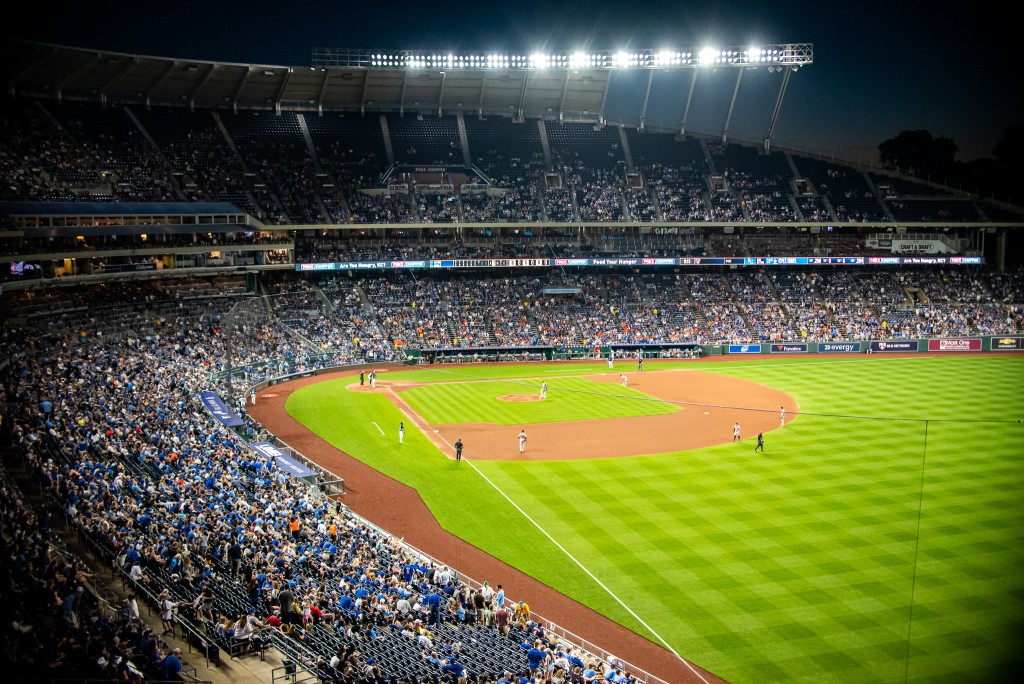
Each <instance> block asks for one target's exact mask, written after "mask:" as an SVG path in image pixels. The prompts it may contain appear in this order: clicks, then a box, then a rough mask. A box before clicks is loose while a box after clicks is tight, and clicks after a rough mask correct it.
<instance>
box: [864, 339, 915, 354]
mask: <svg viewBox="0 0 1024 684" xmlns="http://www.w3.org/2000/svg"><path fill="white" fill-rule="evenodd" d="M871 351H873V352H916V351H917V340H886V341H884V342H872V343H871Z"/></svg>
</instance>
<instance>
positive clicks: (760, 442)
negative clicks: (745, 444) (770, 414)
mask: <svg viewBox="0 0 1024 684" xmlns="http://www.w3.org/2000/svg"><path fill="white" fill-rule="evenodd" d="M758 449H760V450H761V453H762V454H763V453H764V434H763V433H761V432H758V433H757V446H756V447H754V451H757V450H758Z"/></svg>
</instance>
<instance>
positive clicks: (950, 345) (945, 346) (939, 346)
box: [928, 339, 981, 351]
mask: <svg viewBox="0 0 1024 684" xmlns="http://www.w3.org/2000/svg"><path fill="white" fill-rule="evenodd" d="M928 351H981V340H980V339H970V340H928Z"/></svg>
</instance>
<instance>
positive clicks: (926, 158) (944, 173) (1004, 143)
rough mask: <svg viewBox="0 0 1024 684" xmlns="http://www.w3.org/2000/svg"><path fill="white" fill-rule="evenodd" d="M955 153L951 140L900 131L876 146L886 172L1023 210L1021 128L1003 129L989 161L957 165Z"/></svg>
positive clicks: (1023, 143)
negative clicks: (899, 173)
mask: <svg viewBox="0 0 1024 684" xmlns="http://www.w3.org/2000/svg"><path fill="white" fill-rule="evenodd" d="M958 151H959V149H958V148H957V146H956V143H955V142H953V140H951V139H950V138H941V137H940V138H936V137H934V136H932V134H931V133H930V132H928V131H902V132H901V133H900V134H899V135H897V136H896V137H895V138H890V139H889V140H886V141H884V142H882V143H880V144H879V145H878V153H879V155H878V158H879V161H880V162H881V164H882V166H883V167H884V168H887V169H892V170H899V171H901V172H903V173H909V174H912V175H914V176H916V177H918V178H925V179H928V180H931V181H934V182H936V183H942V184H943V185H948V186H950V187H954V188H961V189H963V190H964V191H965V192H972V193H975V194H977V195H980V196H982V197H988V198H994V199H997V200H1000V201H1004V202H1010V203H1012V204H1016V205H1018V206H1024V126H1022V125H1013V126H1009V127H1008V128H1006V129H1005V130H1004V131H1003V137H1002V139H1001V140H999V142H998V143H996V146H995V148H994V149H993V150H992V157H991V158H989V159H978V160H975V161H971V162H960V161H957V159H956V154H957V152H958Z"/></svg>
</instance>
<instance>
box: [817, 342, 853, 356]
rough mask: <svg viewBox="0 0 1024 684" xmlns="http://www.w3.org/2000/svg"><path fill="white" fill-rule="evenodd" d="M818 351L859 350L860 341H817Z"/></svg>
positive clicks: (845, 351)
mask: <svg viewBox="0 0 1024 684" xmlns="http://www.w3.org/2000/svg"><path fill="white" fill-rule="evenodd" d="M818 352H819V353H821V354H824V353H826V352H827V353H829V354H835V353H837V352H842V353H846V354H849V353H855V352H860V342H819V343H818Z"/></svg>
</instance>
